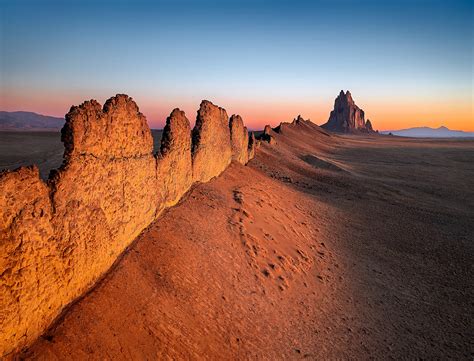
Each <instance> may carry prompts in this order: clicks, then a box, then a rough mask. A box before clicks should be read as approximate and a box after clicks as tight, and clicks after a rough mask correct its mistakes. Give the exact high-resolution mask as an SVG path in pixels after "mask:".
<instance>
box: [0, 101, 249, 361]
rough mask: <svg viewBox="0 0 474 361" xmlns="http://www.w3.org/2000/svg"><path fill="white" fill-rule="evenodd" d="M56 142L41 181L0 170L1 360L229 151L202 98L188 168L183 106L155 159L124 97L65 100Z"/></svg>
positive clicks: (226, 133) (221, 125) (225, 161)
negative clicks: (58, 151)
mask: <svg viewBox="0 0 474 361" xmlns="http://www.w3.org/2000/svg"><path fill="white" fill-rule="evenodd" d="M240 121H241V120H240ZM237 123H239V122H238V121H235V127H233V128H235V129H234V130H235V131H236V134H240V135H239V137H241V138H242V139H243V140H242V139H240V142H242V141H243V142H244V144H243V147H244V148H245V149H246V148H247V146H248V144H249V142H248V141H247V140H246V139H247V138H245V135H244V134H243V131H244V130H245V127H243V124H238V126H237ZM237 128H238V129H239V131H237ZM61 139H62V141H63V143H64V148H65V152H64V160H63V164H62V166H61V167H60V168H59V169H58V170H55V171H53V172H51V175H50V177H49V179H48V181H47V182H46V183H45V182H43V181H42V180H41V179H40V177H39V172H38V169H37V167H22V168H19V169H17V170H15V171H7V172H2V173H0V275H2V276H1V278H0V358H1V357H3V356H5V355H6V354H8V353H10V352H12V351H14V350H17V349H18V348H19V347H22V346H24V345H27V344H28V343H30V342H31V341H32V340H34V339H35V338H36V337H38V336H39V335H40V334H41V333H42V332H43V331H44V330H45V329H46V328H47V327H48V325H50V324H51V322H52V321H53V320H54V319H55V318H56V317H57V316H58V315H59V313H60V312H61V310H62V309H64V307H65V306H66V305H67V304H69V303H70V302H71V301H73V300H74V299H75V298H77V297H79V296H80V295H82V294H83V293H84V292H85V291H87V289H89V288H90V287H91V286H92V285H93V284H94V283H95V282H96V281H97V279H98V278H99V277H100V276H101V275H102V274H103V273H104V272H106V271H107V270H108V269H109V268H110V267H111V265H112V264H113V262H114V261H115V260H116V259H117V257H118V256H119V255H120V254H121V253H122V252H123V251H124V249H125V248H126V247H127V246H128V245H130V243H131V242H132V241H133V240H134V239H135V238H136V237H137V236H138V234H139V233H140V232H141V231H142V230H143V229H144V228H145V227H147V226H148V225H149V224H150V223H151V222H152V221H153V220H155V219H156V217H157V216H158V215H159V214H160V212H161V211H162V210H163V209H164V208H166V207H169V206H171V205H173V204H176V203H177V202H178V200H179V199H180V198H181V197H182V195H183V194H184V193H185V192H186V191H187V190H188V189H189V187H190V186H191V185H192V183H193V174H194V179H195V180H196V181H200V182H205V181H207V180H209V179H211V178H213V177H216V176H218V175H219V174H220V173H222V172H223V171H224V170H225V168H226V167H227V166H228V165H229V163H230V162H231V158H232V150H231V139H230V130H229V120H228V118H227V114H226V111H225V110H224V109H222V108H219V107H217V106H215V105H213V104H212V103H210V102H208V101H203V102H202V104H201V108H200V109H199V111H198V117H197V121H196V128H195V129H194V140H195V143H194V147H193V148H194V166H193V163H192V160H193V159H192V153H191V148H192V146H191V144H192V143H191V129H190V125H189V121H188V119H187V118H186V116H185V114H184V112H182V111H180V110H179V109H175V110H173V112H172V113H171V115H170V116H169V118H168V119H167V122H166V127H165V129H164V132H163V137H162V142H161V148H160V153H159V154H157V155H156V156H154V155H153V154H152V150H153V139H152V136H151V132H150V129H149V128H148V125H147V123H146V119H145V117H144V116H143V115H142V114H141V113H140V112H139V109H138V106H137V105H136V104H135V102H134V101H133V100H132V98H130V97H128V96H127V95H117V96H115V97H113V98H111V99H109V100H108V101H107V102H106V103H105V105H104V107H103V108H102V107H101V106H100V104H99V103H98V102H97V101H95V100H90V101H86V102H84V103H83V104H81V105H80V106H77V107H76V106H74V107H72V108H71V110H70V112H69V113H68V114H67V115H66V124H65V126H64V128H63V130H62V137H61ZM235 139H238V136H237V135H236V137H235ZM239 144H240V143H239ZM252 144H255V143H252ZM245 149H244V150H242V154H245ZM242 154H240V155H241V157H240V158H239V159H240V161H241V162H243V163H244V164H245V163H246V162H247V160H245V158H243V157H242Z"/></svg>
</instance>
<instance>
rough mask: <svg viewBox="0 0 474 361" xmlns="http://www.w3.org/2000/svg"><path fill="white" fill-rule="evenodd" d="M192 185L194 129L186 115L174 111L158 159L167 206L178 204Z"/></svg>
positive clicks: (167, 123) (168, 121) (167, 121)
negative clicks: (192, 129)
mask: <svg viewBox="0 0 474 361" xmlns="http://www.w3.org/2000/svg"><path fill="white" fill-rule="evenodd" d="M192 183H193V165H192V157H191V127H190V125H189V120H188V118H186V115H185V114H184V112H183V111H181V110H179V109H174V110H173V111H172V112H171V115H170V116H169V117H168V118H167V119H166V126H165V128H164V129H163V136H162V138H161V149H160V154H159V156H158V157H157V184H158V187H157V189H158V190H160V191H161V192H162V198H163V206H164V207H168V206H171V205H174V204H176V203H177V202H178V201H179V199H180V198H181V196H182V195H183V194H184V193H186V191H187V190H188V189H189V187H191V184H192Z"/></svg>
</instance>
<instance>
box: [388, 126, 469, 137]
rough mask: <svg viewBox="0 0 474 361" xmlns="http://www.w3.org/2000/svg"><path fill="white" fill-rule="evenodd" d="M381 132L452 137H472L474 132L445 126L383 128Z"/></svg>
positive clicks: (400, 134)
mask: <svg viewBox="0 0 474 361" xmlns="http://www.w3.org/2000/svg"><path fill="white" fill-rule="evenodd" d="M380 133H381V134H390V133H392V134H393V135H398V136H400V137H412V138H453V137H462V138H470V137H474V132H464V131H462V130H451V129H448V128H446V127H439V128H430V127H417V128H408V129H400V130H385V131H382V132H380Z"/></svg>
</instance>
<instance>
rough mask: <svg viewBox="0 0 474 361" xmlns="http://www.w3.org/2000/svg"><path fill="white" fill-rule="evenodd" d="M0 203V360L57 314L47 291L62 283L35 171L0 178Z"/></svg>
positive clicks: (45, 198)
mask: <svg viewBox="0 0 474 361" xmlns="http://www.w3.org/2000/svg"><path fill="white" fill-rule="evenodd" d="M0 204H1V206H0V274H1V278H0V355H4V353H5V352H6V351H7V352H8V351H9V350H11V349H12V348H13V346H15V345H16V344H19V343H20V342H21V340H22V339H24V338H27V339H28V338H29V337H30V335H29V332H27V331H30V330H36V331H38V330H43V329H44V328H45V327H46V326H47V325H48V324H49V322H51V317H52V314H55V311H56V310H53V311H50V310H49V307H51V306H52V307H56V308H57V307H58V301H59V300H58V299H57V298H55V295H54V294H52V293H51V292H50V291H49V289H51V288H53V289H56V286H55V285H56V284H58V283H61V278H62V266H61V264H60V263H59V262H58V260H59V255H60V252H58V251H59V250H58V249H57V248H56V247H55V242H54V238H53V237H54V229H53V225H52V222H51V218H52V213H53V208H52V204H51V200H50V198H49V188H48V187H47V185H46V184H45V183H44V182H43V181H42V180H41V179H40V177H39V171H38V169H37V168H36V167H35V166H33V167H21V168H19V169H17V170H16V171H12V172H10V171H8V172H4V173H2V174H1V175H0ZM36 310H39V314H37V313H36V312H35V311H36ZM38 316H40V317H38ZM25 334H26V336H25ZM36 335H37V334H35V335H34V336H36Z"/></svg>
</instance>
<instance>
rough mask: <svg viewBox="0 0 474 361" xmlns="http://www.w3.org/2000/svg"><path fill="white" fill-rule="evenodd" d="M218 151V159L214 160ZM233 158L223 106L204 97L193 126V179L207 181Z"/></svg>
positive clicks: (221, 170) (227, 121) (227, 120)
mask: <svg viewBox="0 0 474 361" xmlns="http://www.w3.org/2000/svg"><path fill="white" fill-rule="evenodd" d="M216 154H219V159H216ZM231 161H232V149H231V144H230V131H229V118H228V117H227V113H226V111H225V109H222V108H220V107H218V106H216V105H214V104H212V103H211V102H210V101H207V100H204V101H203V102H202V103H201V107H200V108H199V111H198V115H197V118H196V125H195V127H194V129H193V179H194V181H195V182H207V181H209V180H210V179H211V178H213V177H216V176H218V175H219V174H221V173H222V172H223V171H224V169H226V168H227V166H228V165H229V164H230V162H231Z"/></svg>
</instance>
